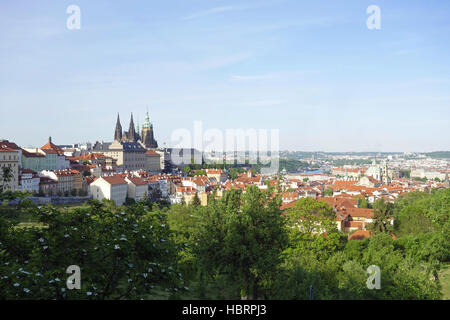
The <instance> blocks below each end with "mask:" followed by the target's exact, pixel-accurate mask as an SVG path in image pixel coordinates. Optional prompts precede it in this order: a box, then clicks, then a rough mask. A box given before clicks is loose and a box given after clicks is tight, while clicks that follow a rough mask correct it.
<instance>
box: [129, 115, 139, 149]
mask: <svg viewBox="0 0 450 320" xmlns="http://www.w3.org/2000/svg"><path fill="white" fill-rule="evenodd" d="M127 138H128V139H127V140H128V141H129V142H137V137H136V129H135V126H134V121H133V113H131V119H130V128H129V129H128V134H127Z"/></svg>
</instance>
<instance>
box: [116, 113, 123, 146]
mask: <svg viewBox="0 0 450 320" xmlns="http://www.w3.org/2000/svg"><path fill="white" fill-rule="evenodd" d="M114 140H115V141H121V140H122V126H121V125H120V117H119V113H117V122H116V130H115V131H114Z"/></svg>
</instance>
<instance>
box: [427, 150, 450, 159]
mask: <svg viewBox="0 0 450 320" xmlns="http://www.w3.org/2000/svg"><path fill="white" fill-rule="evenodd" d="M425 155H427V156H428V157H430V158H434V159H450V151H433V152H428V153H425Z"/></svg>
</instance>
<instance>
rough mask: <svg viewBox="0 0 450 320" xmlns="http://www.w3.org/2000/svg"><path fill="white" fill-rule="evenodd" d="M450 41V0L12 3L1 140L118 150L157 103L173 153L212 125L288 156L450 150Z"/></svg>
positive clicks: (1, 21) (0, 76)
mask: <svg viewBox="0 0 450 320" xmlns="http://www.w3.org/2000/svg"><path fill="white" fill-rule="evenodd" d="M71 4H75V5H78V6H79V7H80V9H81V29H80V30H68V29H67V28H66V20H67V18H68V16H69V14H67V13H66V8H67V7H68V6H69V5H71ZM372 4H375V5H378V6H379V7H380V9H381V30H369V29H367V27H366V20H367V18H368V14H367V13H366V8H367V7H368V6H369V5H372ZM449 35H450V2H449V1H411V0H410V1H399V0H398V1H379V0H371V1H363V0H355V1H350V0H348V1H335V0H334V1H299V0H245V1H244V0H232V1H226V0H207V1H206V0H176V1H174V0H167V1H154V0H150V1H149V0H147V1H132V0H130V1H99V0H96V1H81V0H71V1H56V0H54V1H22V0H15V1H2V2H1V3H0V138H6V139H9V140H12V141H15V142H17V143H18V144H20V145H22V146H24V147H26V146H41V145H43V144H44V143H45V142H46V140H47V138H48V136H49V135H52V137H53V141H54V142H55V143H58V144H68V143H74V142H84V141H95V140H105V141H110V140H112V138H113V134H114V125H115V120H116V117H117V112H120V115H121V120H122V127H123V128H124V129H125V128H128V120H129V116H130V112H133V114H134V116H135V121H136V120H137V119H139V122H140V123H142V122H143V120H144V116H145V110H146V107H147V106H148V107H149V111H150V118H151V121H152V122H153V124H154V128H155V135H156V139H157V140H158V142H159V143H160V145H162V144H163V142H166V143H167V145H171V144H173V142H171V141H170V137H171V134H172V132H173V131H174V130H176V129H179V128H186V129H189V130H193V123H194V121H195V120H201V121H202V122H203V128H204V129H209V128H211V129H212V128H217V129H220V130H225V129H236V128H242V129H249V128H254V129H273V128H274V129H279V130H280V148H281V149H291V150H323V151H431V150H450V60H449V57H450V41H449V39H450V36H449Z"/></svg>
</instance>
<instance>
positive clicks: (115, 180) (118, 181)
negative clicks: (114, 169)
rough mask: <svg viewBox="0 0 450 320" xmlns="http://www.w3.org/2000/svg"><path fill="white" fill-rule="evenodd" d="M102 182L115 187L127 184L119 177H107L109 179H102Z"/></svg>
mask: <svg viewBox="0 0 450 320" xmlns="http://www.w3.org/2000/svg"><path fill="white" fill-rule="evenodd" d="M102 179H103V180H105V181H106V182H108V183H109V184H111V185H116V184H127V182H126V181H125V179H124V178H122V177H120V176H109V177H102Z"/></svg>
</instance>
